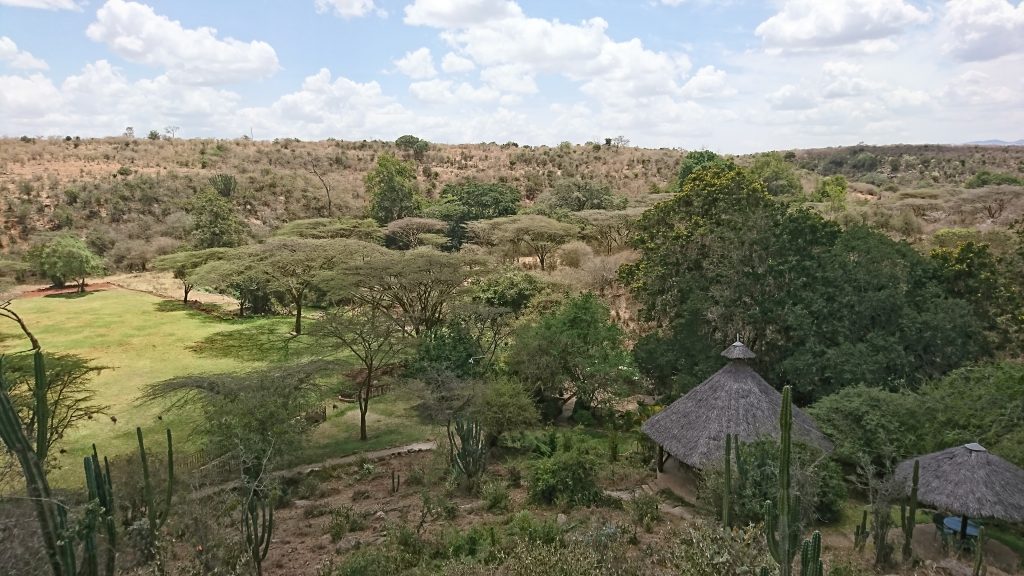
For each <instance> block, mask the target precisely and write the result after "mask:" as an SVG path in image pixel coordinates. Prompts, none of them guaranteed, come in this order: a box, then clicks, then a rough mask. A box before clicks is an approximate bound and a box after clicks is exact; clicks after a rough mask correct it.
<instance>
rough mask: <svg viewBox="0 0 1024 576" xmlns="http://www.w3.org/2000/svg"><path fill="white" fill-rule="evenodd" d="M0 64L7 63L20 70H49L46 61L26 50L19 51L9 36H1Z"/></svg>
mask: <svg viewBox="0 0 1024 576" xmlns="http://www.w3.org/2000/svg"><path fill="white" fill-rule="evenodd" d="M0 62H6V63H7V64H8V65H9V66H10V67H11V68H18V69H20V70H46V69H47V68H49V66H48V65H47V64H46V62H45V61H43V60H41V59H39V58H36V57H35V56H33V55H32V54H30V53H28V52H26V51H24V50H19V49H18V45H17V44H15V43H14V40H11V39H10V38H8V37H7V36H0Z"/></svg>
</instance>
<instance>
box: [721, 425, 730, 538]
mask: <svg viewBox="0 0 1024 576" xmlns="http://www.w3.org/2000/svg"><path fill="white" fill-rule="evenodd" d="M731 456H732V434H726V435H725V469H724V472H723V481H722V483H723V486H722V526H724V527H725V529H726V530H728V529H729V528H732V458H731Z"/></svg>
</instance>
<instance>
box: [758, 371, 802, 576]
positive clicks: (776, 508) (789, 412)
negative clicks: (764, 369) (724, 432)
mask: <svg viewBox="0 0 1024 576" xmlns="http://www.w3.org/2000/svg"><path fill="white" fill-rule="evenodd" d="M792 431H793V401H792V390H791V389H790V387H789V386H786V387H785V388H783V389H782V410H781V414H780V416H779V433H780V434H779V475H778V478H779V496H778V503H777V504H776V503H775V502H772V501H768V502H765V506H764V531H765V539H766V540H767V542H768V551H769V552H770V553H771V555H772V558H773V559H774V560H775V563H776V564H778V565H779V576H792V574H793V558H794V557H795V556H796V551H797V546H798V543H799V542H800V498H799V496H795V495H793V493H792V485H791V481H790V455H791V451H792V442H793V440H792Z"/></svg>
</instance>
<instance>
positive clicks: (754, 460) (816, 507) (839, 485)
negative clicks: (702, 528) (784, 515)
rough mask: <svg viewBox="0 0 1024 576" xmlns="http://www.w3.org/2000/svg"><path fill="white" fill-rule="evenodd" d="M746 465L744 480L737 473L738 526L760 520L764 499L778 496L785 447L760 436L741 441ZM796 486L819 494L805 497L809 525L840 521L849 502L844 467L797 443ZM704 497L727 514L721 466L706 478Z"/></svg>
mask: <svg viewBox="0 0 1024 576" xmlns="http://www.w3.org/2000/svg"><path fill="white" fill-rule="evenodd" d="M740 454H741V457H742V459H743V461H744V463H745V464H744V467H745V469H746V478H745V481H744V482H742V483H741V482H740V481H739V475H738V473H737V472H736V471H735V470H734V471H733V490H734V491H736V494H734V495H733V498H732V502H733V507H734V509H733V519H734V522H735V523H736V524H737V525H742V524H748V523H752V524H756V523H758V522H760V521H762V519H763V518H764V503H765V501H767V500H775V499H776V498H777V497H778V470H779V464H778V462H779V460H778V458H779V445H778V442H776V441H775V440H759V441H757V442H751V443H748V444H741V445H740ZM793 456H794V462H793V470H792V471H791V474H792V479H793V485H794V488H795V490H796V491H797V492H798V493H800V494H804V495H806V494H813V497H812V498H807V497H804V498H802V499H801V502H800V504H801V510H800V517H801V521H802V522H803V523H804V525H805V526H806V525H809V524H810V523H811V522H812V521H814V520H818V521H821V522H834V521H836V520H838V519H839V517H840V515H841V512H842V505H843V502H844V501H845V500H846V485H845V484H844V483H843V477H842V472H841V471H840V469H839V466H838V465H837V464H836V463H835V462H833V461H832V460H831V459H830V458H828V457H823V456H822V454H821V452H820V451H818V450H817V449H814V448H810V447H808V446H805V445H803V444H795V445H794V446H793ZM702 484H703V486H702V488H701V491H700V494H701V496H700V498H701V501H702V503H703V504H704V505H705V507H706V508H707V509H709V510H714V511H715V512H716V513H721V509H720V508H721V502H722V490H723V486H724V485H723V478H722V471H721V469H710V470H706V471H705V473H704V476H703V478H702Z"/></svg>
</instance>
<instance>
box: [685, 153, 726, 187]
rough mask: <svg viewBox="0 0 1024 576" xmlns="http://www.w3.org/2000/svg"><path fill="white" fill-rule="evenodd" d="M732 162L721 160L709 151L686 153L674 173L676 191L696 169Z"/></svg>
mask: <svg viewBox="0 0 1024 576" xmlns="http://www.w3.org/2000/svg"><path fill="white" fill-rule="evenodd" d="M731 163H732V162H731V161H730V160H727V159H725V158H722V157H721V156H719V155H718V154H716V153H714V152H712V151H711V150H692V151H690V152H687V153H686V156H684V157H683V160H682V162H680V163H679V170H678V171H677V172H676V189H682V187H683V185H684V184H686V179H687V178H689V177H690V174H693V173H694V171H696V170H697V169H698V168H701V167H703V166H706V165H709V164H718V165H722V166H724V165H728V164H731Z"/></svg>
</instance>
